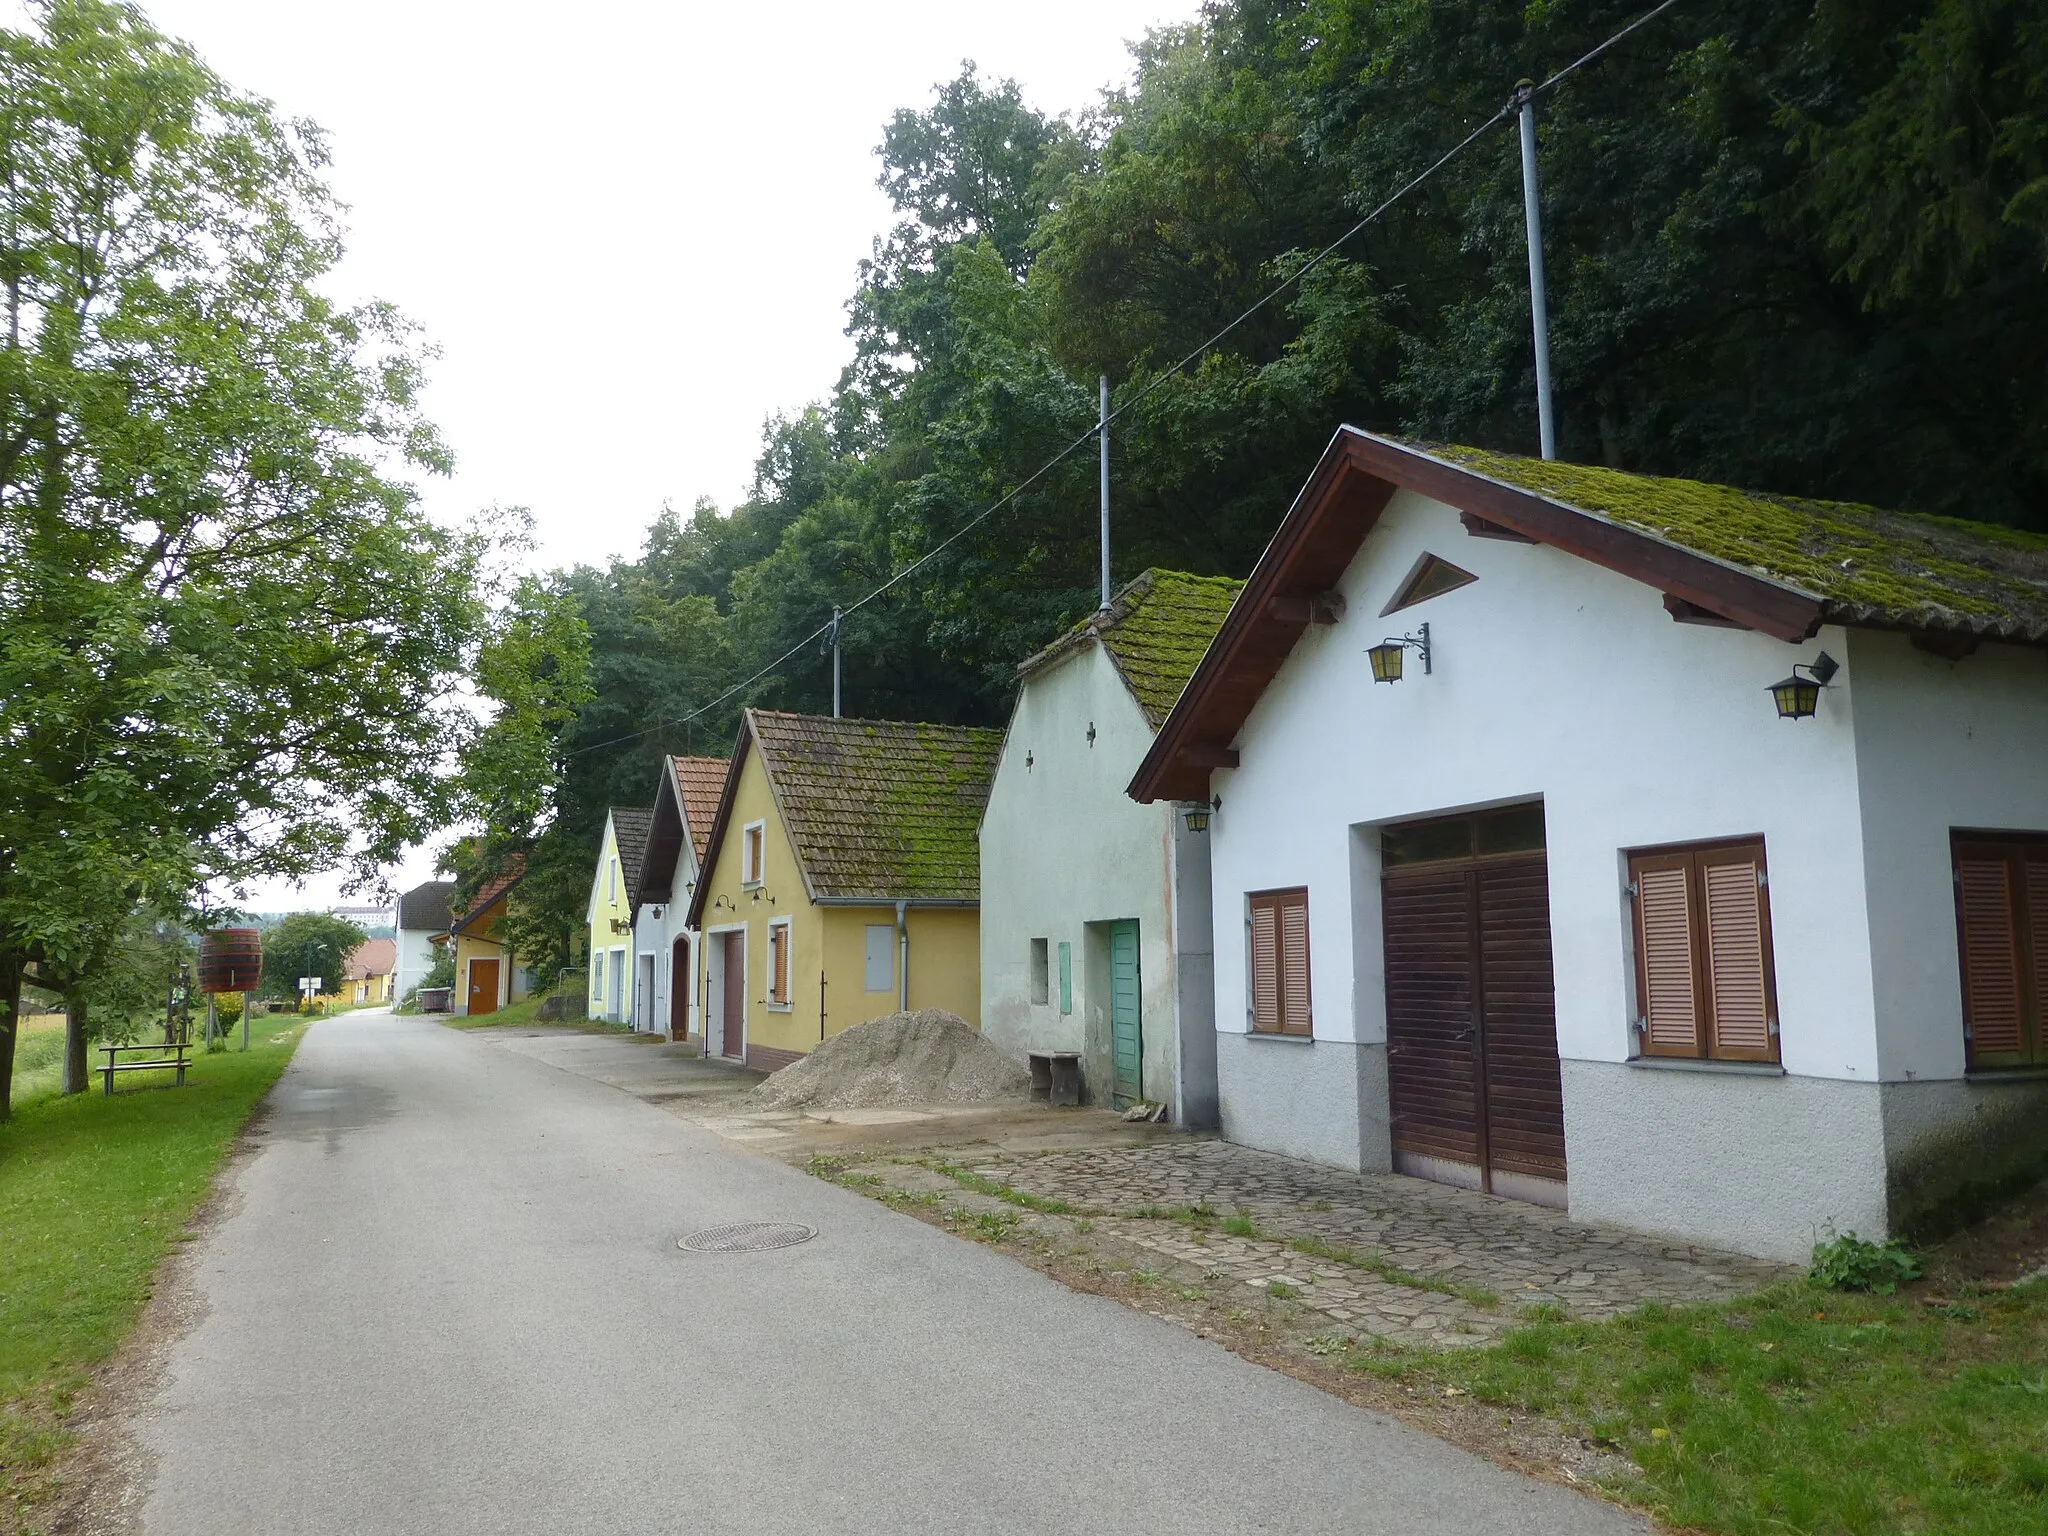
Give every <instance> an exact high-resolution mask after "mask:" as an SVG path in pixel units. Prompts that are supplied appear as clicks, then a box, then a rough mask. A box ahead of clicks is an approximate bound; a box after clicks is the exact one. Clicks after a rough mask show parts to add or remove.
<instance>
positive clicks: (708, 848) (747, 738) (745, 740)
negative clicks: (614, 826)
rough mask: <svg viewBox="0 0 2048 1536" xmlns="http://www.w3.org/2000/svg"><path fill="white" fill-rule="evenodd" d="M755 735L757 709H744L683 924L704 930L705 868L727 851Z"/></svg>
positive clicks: (707, 888)
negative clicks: (734, 807) (728, 833)
mask: <svg viewBox="0 0 2048 1536" xmlns="http://www.w3.org/2000/svg"><path fill="white" fill-rule="evenodd" d="M753 739H754V712H753V711H752V710H751V709H747V710H742V711H741V712H740V734H739V736H738V738H737V739H736V740H735V741H734V742H733V744H732V766H731V767H730V768H728V769H727V770H726V772H725V788H724V789H723V790H722V791H720V793H719V796H718V814H717V815H716V816H714V817H713V818H712V820H711V835H710V836H709V837H707V838H706V839H705V840H704V862H703V864H702V865H701V866H700V867H699V868H698V871H697V889H696V890H694V891H692V892H691V893H690V910H689V911H688V912H687V913H685V914H684V916H683V926H684V927H685V928H688V929H690V930H692V931H693V932H701V931H702V930H703V927H704V898H705V896H706V894H707V893H708V892H709V891H710V889H711V882H710V880H709V879H707V878H706V874H705V872H706V871H708V870H713V869H716V868H718V857H719V855H720V854H721V853H723V852H724V851H725V829H726V824H727V823H728V822H730V821H731V820H732V802H733V798H734V797H735V796H736V795H737V794H738V793H739V784H740V772H741V770H742V769H744V768H745V767H746V762H747V747H748V745H749V744H750V743H751V742H752V741H753Z"/></svg>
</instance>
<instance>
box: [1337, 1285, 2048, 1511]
mask: <svg viewBox="0 0 2048 1536" xmlns="http://www.w3.org/2000/svg"><path fill="white" fill-rule="evenodd" d="M1916 1289H1918V1288H1916ZM1349 1363H1350V1365H1351V1366H1352V1368H1353V1369H1355V1370H1359V1371H1364V1372H1370V1373H1371V1374H1373V1375H1376V1376H1381V1377H1386V1378H1391V1379H1393V1380H1396V1381H1402V1382H1406V1383H1407V1384H1408V1385H1410V1386H1413V1387H1415V1388H1417V1389H1418V1390H1422V1391H1433V1392H1436V1393H1440V1394H1443V1395H1445V1396H1458V1395H1463V1394H1470V1396H1471V1398H1472V1399H1474V1400H1475V1401H1477V1402H1481V1403H1487V1404H1498V1405H1501V1406H1503V1407H1515V1408H1522V1409H1528V1410H1532V1411H1535V1412H1539V1413H1545V1414H1549V1415H1552V1416H1554V1417H1556V1418H1557V1419H1560V1420H1562V1421H1563V1422H1564V1423H1566V1424H1567V1425H1571V1426H1575V1427H1576V1428H1577V1429H1578V1430H1579V1432H1580V1433H1582V1434H1584V1435H1585V1436H1586V1437H1587V1438H1589V1439H1591V1440H1593V1441H1595V1442H1596V1443H1602V1444H1606V1445H1609V1446H1612V1447H1614V1448H1615V1449H1617V1450H1619V1451H1622V1452H1624V1453H1626V1454H1627V1455H1628V1456H1630V1457H1632V1458H1634V1460H1635V1461H1636V1462H1637V1464H1638V1465H1639V1466H1640V1467H1641V1469H1642V1471H1641V1475H1640V1477H1639V1478H1632V1479H1630V1480H1629V1481H1627V1482H1626V1483H1624V1484H1622V1485H1620V1491H1622V1492H1623V1493H1624V1494H1625V1496H1627V1497H1629V1498H1630V1499H1631V1500H1632V1501H1634V1502H1637V1503H1640V1504H1643V1505H1645V1506H1647V1507H1648V1508H1650V1509H1651V1510H1652V1511H1654V1512H1655V1513H1656V1514H1657V1515H1658V1516H1659V1517H1661V1518H1662V1519H1664V1520H1667V1521H1669V1522H1671V1523H1672V1524H1674V1525H1678V1526H1684V1527H1687V1528H1697V1529H1699V1530H1707V1531H1725V1532H1730V1533H1734V1536H1751V1533H1756V1536H1763V1533H1767V1532H1768V1533H1771V1536H1778V1533H1782V1532H1787V1531H1799V1532H1815V1533H1828V1536H1835V1533H1843V1536H1848V1533H1854V1536H1866V1533H1868V1536H1876V1533H1879V1532H1906V1531H1913V1532H1920V1531H1925V1532H1934V1531H1940V1532H1944V1533H1949V1532H1953V1533H1956V1536H2021V1533H2023V1532H2048V1281H2035V1282H2033V1283H2031V1284H2028V1285H2024V1286H2019V1287H2015V1288H2014V1289H2012V1290H2009V1291H1999V1292H1990V1293H1987V1294H1983V1295H1976V1296H1970V1297H1966V1298H1962V1297H1959V1298H1953V1299H1944V1298H1931V1297H1928V1296H1926V1295H1925V1294H1920V1295H1909V1294H1900V1295H1898V1296H1889V1297H1888V1296H1875V1295H1867V1294H1844V1293H1842V1292H1836V1291H1826V1290H1821V1289H1818V1288H1816V1287H1813V1286H1810V1285H1804V1284H1797V1283H1794V1284H1790V1285H1785V1286H1780V1287H1777V1288H1776V1289H1773V1290H1769V1291H1765V1292H1762V1293H1759V1294H1758V1295H1755V1296H1751V1297H1748V1298H1745V1299H1743V1300H1741V1301H1738V1302H1731V1303H1724V1304H1720V1305H1715V1306H1701V1307H1687V1308H1661V1307H1649V1308H1645V1309H1644V1310H1643V1311H1641V1312H1639V1313H1636V1314H1633V1315H1631V1316H1629V1317H1625V1318H1621V1319H1617V1320H1614V1321H1610V1322H1604V1323H1573V1322H1565V1321H1556V1320H1537V1321H1534V1322H1532V1323H1531V1324H1530V1325H1529V1326H1527V1327H1523V1328H1520V1329H1517V1330H1513V1331H1510V1332H1509V1333H1508V1334H1506V1335H1505V1336H1504V1337H1503V1339H1502V1341H1501V1342H1500V1343H1499V1344H1498V1345H1496V1346H1494V1347H1492V1348H1489V1349H1485V1350H1475V1351H1470V1352H1450V1353H1441V1354H1426V1353H1403V1354H1377V1353H1372V1352H1361V1353H1355V1354H1353V1355H1352V1356H1351V1357H1350V1360H1349Z"/></svg>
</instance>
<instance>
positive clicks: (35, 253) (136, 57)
mask: <svg viewBox="0 0 2048 1536" xmlns="http://www.w3.org/2000/svg"><path fill="white" fill-rule="evenodd" d="M325 162H326V150H325V146H324V144H323V142H322V140H321V137H320V135H319V133H318V131H317V130H315V129H314V128H312V127H311V126H310V125H308V124H305V123H299V122H293V121H290V120H287V119H284V118H282V117H280V116H279V115H278V114H277V113H276V112H275V111H274V110H273V109H272V108H271V107H270V105H269V104H268V103H266V102H263V101H260V100H258V99H255V98H253V97H249V96H246V95H242V94H238V93H237V92H235V91H233V90H232V89H230V88H229V87H228V86H227V85H225V84H224V83H223V82H222V81H221V80H220V79H219V78H218V77H216V76H215V75H214V74H213V73H212V72H211V71H209V70H208V69H207V68H206V66H205V65H204V64H203V63H202V62H201V61H200V60H199V59H198V58H197V57H196V56H195V55H194V54H193V53H192V51H191V50H190V49H189V48H187V47H185V46H184V45H182V44H179V43H176V42H173V41H171V40H169V39H167V38H165V37H163V36H162V35H161V34H159V33H157V32H156V31H155V30H154V29H152V28H151V27H150V25H149V24H148V22H147V21H146V20H145V19H144V18H143V17H142V16H141V14H140V13H139V12H137V11H136V10H134V9H132V8H130V7H127V6H123V5H116V4H109V3H104V0H37V3H34V4H32V5H31V7H30V9H29V24H28V25H27V26H26V27H25V28H22V29H19V30H0V285H4V303H5V306H6V315H5V332H4V335H0V614H4V616H5V622H4V623H0V740H4V741H5V742H6V744H7V762H8V770H7V772H6V774H5V775H0V1116H4V1114H5V1112H6V1107H7V1084H8V1081H9V1077H10V1067H11V1060H12V1052H13V1039H14V1034H13V1030H14V1017H15V1012H16V1002H17V999H18V997H19V993H20V988H21V985H22V982H23V979H24V977H25V976H27V977H29V978H31V979H33V980H35V981H36V982H38V983H39V984H42V985H46V986H49V987H51V988H53V989H55V990H58V991H62V992H66V993H71V992H74V991H76V989H77V988H78V987H79V986H80V985H81V984H82V979H83V978H84V977H85V976H86V975H87V974H89V973H90V972H91V971H92V970H93V968H94V966H95V964H96V963H97V962H99V961H100V960H102V959H104V958H105V957H107V956H108V955H109V954H110V953H111V952H112V950H113V948H114V946H116V945H117V944H118V943H119V940H120V935H121V934H122V933H123V931H124V930H125V929H126V928H127V926H128V925H129V924H130V922H131V921H132V920H133V919H134V918H135V916H136V914H137V913H138V912H150V911H155V912H168V913H175V912H177V911H179V910H182V909H184V908H186V907H187V906H188V905H189V904H190V902H191V901H192V900H194V897H195V893H196V892H197V891H199V890H200V889H202V888H203V887H204V886H205V885H206V884H207V883H208V882H209V881H219V880H228V881H232V880H237V879H246V878H249V877H252V876H254V875H258V874H278V873H282V874H296V873H304V872H308V871H312V870H316V869H321V868H326V867H331V866H333V865H334V864H336V863H337V862H343V861H349V860H353V861H354V862H355V863H356V865H357V866H358V867H359V868H361V869H363V870H365V871H369V870H374V869H375V868H376V867H377V866H378V865H380V864H384V863H388V862H390V861H391V860H393V859H394V858H395V857H396V856H397V854H398V852H399V850H400V849H401V848H402V847H403V846H404V845H406V844H407V843H410V842H415V841H418V840H420V839H422V838H424V837H426V836H428V835H430V834H431V833H432V832H433V830H434V829H436V828H437V827H439V826H441V825H443V824H444V823H445V821H446V819H447V816H448V814H449V813H450V809H451V807H450V795H451V788H450V785H449V781H448V777H447V775H446V774H445V773H444V772H442V771H441V766H442V765H441V759H442V757H443V755H444V753H446V752H447V751H449V750H450V749H452V747H453V745H454V744H455V743H456V742H457V741H458V740H459V739H460V738H461V736H462V735H463V734H464V732H465V730H466V725H465V721H466V720H467V718H468V717H467V716H465V715H464V714H463V713H462V711H460V710H459V709H457V708H456V707H455V705H454V700H453V697H452V695H453V691H454V689H455V687H456V685H457V683H458V681H459V678H460V676H461V674H462V672H463V670H464V668H465V667H466V665H467V663H468V660H469V658H470V656H471V654H472V652H473V649H474V640H475V636H476V633H477V629H478V626H479V623H480V621H481V617H482V608H481V604H480V599H479V596H478V593H477V590H476V579H475V576H476V569H477V565H478V562H479V560H480V558H481V556H482V553H483V542H482V540H481V539H480V538H476V537H464V536H456V535H451V534H450V533H448V532H446V531H444V530H442V529H441V528H439V527H437V526H436V525H435V524H433V523H432V522H430V521H429V520H428V519H427V518H426V517H425V515H424V514H423V513H422V512H421V511H420V510H419V508H418V507H417V505H416V503H415V496H414V492H413V489H412V486H411V483H410V481H409V479H408V478H407V476H408V475H409V474H412V473H421V472H434V471H438V470H442V469H445V468H446V466H447V463H448V458H447V454H446V452H445V450H444V449H443V447H442V445H441V443H440V441H439V440H438V438H437V437H436V436H435V434H434V431H433V429H432V427H431V426H430V425H429V424H428V423H427V421H426V420H425V419H424V418H423V417H422V416H421V414H420V411H419V408H418V398H417V396H418V388H419V382H420V376H421V365H422V361H423V357H424V353H423V349H422V347H421V344H420V342H419V340H418V338H417V337H416V336H415V335H414V334H413V331H412V329H411V327H410V326H409V325H408V324H407V323H406V322H405V321H404V320H403V318H402V317H401V316H399V315H398V314H397V313H396V311H394V310H393V309H391V308H390V307H388V306H386V305H383V304H376V303H372V304H365V305H360V306H355V307H347V306H343V305H340V304H338V303H337V302H335V301H334V300H333V299H332V298H331V297H329V296H328V294H327V292H326V290H325V287H324V282H325V279H326V278H327V277H328V276H329V274H330V273H331V272H332V270H333V267H334V264H335V262H336V260H337V259H338V258H339V256H340V254H341V248H342V247H341V234H340V224H339V210H338V209H337V207H336V205H335V203H334V201H333V199H332V197H331V195H330V194H329V192H328V190H327V188H326V186H325V184H324V183H323V181H322V180H321V173H322V169H323V167H324V165H325Z"/></svg>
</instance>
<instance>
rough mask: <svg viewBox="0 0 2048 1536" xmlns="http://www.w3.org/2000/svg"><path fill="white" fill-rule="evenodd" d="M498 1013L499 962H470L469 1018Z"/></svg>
mask: <svg viewBox="0 0 2048 1536" xmlns="http://www.w3.org/2000/svg"><path fill="white" fill-rule="evenodd" d="M497 1011H498V962H497V961H495V960H472V961H470V962H469V1016H470V1017H471V1018H475V1017H476V1016H477V1015H478V1014H480V1013H496V1012H497Z"/></svg>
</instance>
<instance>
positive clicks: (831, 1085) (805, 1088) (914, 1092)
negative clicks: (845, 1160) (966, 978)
mask: <svg viewBox="0 0 2048 1536" xmlns="http://www.w3.org/2000/svg"><path fill="white" fill-rule="evenodd" d="M1030 1094H1031V1074H1030V1072H1029V1071H1028V1070H1026V1068H1025V1067H1024V1065H1023V1063H1021V1062H1019V1061H1016V1060H1013V1059H1012V1058H1011V1057H1010V1056H1008V1055H1006V1054H1005V1053H1004V1052H1003V1051H1001V1050H999V1049H998V1048H997V1047H995V1046H993V1045H991V1044H990V1043H989V1042H988V1041H987V1040H986V1039H985V1038H984V1037H983V1036H982V1033H981V1031H980V1030H978V1029H975V1028H974V1027H973V1026H972V1025H970V1024H969V1023H968V1022H967V1021H966V1020H965V1019H963V1018H961V1017H960V1015H958V1014H957V1013H948V1012H946V1010H945V1009H943V1008H920V1009H918V1010H916V1011H915V1012H913V1013H892V1014H889V1015H888V1016H887V1017H885V1018H879V1019H870V1020H868V1021H867V1022H866V1023H865V1024H856V1025H854V1026H853V1027H852V1028H851V1029H847V1030H842V1031H841V1032H840V1033H838V1034H836V1035H834V1036H833V1037H832V1038H831V1039H829V1040H827V1041H826V1042H825V1043H824V1044H822V1045H820V1046H819V1047H818V1048H817V1049H816V1050H814V1051H812V1052H811V1053H810V1054H809V1055H808V1056H806V1057H804V1059H803V1060H802V1061H798V1062H794V1063H792V1064H791V1065H789V1066H786V1067H784V1068H783V1069H782V1070H781V1071H780V1072H777V1073H775V1074H774V1075H773V1076H771V1077H770V1078H769V1079H768V1081H766V1082H765V1083H763V1084H761V1085H760V1087H758V1088H756V1089H755V1090H754V1091H753V1092H752V1093H750V1094H749V1095H748V1096H747V1099H748V1103H749V1104H750V1105H751V1107H753V1108H755V1109H865V1108H868V1107H870V1106H872V1105H877V1104H987V1103H996V1102H1000V1101H1005V1100H1012V1099H1014V1100H1027V1099H1029V1097H1030Z"/></svg>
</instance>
